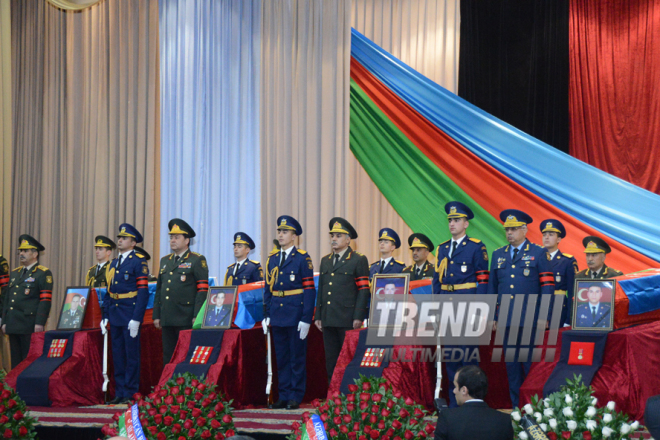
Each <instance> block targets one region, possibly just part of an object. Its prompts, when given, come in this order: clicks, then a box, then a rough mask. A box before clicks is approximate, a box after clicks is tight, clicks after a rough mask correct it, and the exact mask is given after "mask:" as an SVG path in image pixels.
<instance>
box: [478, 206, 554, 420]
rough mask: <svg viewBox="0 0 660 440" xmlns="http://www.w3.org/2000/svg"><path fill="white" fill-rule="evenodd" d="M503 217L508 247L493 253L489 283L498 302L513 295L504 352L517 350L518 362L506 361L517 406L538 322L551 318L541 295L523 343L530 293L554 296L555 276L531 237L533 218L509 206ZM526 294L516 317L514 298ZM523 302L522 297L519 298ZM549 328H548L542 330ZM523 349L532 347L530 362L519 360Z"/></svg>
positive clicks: (490, 290) (547, 259)
mask: <svg viewBox="0 0 660 440" xmlns="http://www.w3.org/2000/svg"><path fill="white" fill-rule="evenodd" d="M500 219H501V220H502V222H503V223H504V230H505V231H506V239H507V241H508V242H509V244H508V245H507V246H504V247H501V248H499V249H497V250H495V252H493V257H492V262H491V265H490V279H489V282H488V293H489V294H493V295H497V296H498V301H497V303H498V305H499V304H500V303H501V299H502V297H503V296H505V295H510V298H511V303H510V305H509V312H508V316H507V321H506V323H507V324H506V331H505V334H504V347H503V349H504V353H505V354H506V352H507V349H508V348H511V349H512V350H514V351H515V359H514V360H515V361H516V362H506V373H507V377H508V378H509V395H510V396H511V403H512V404H513V407H514V408H515V407H517V406H518V397H519V393H520V386H521V385H522V383H523V382H524V380H525V377H526V376H527V373H529V369H530V368H531V366H532V361H531V354H532V349H533V348H534V337H535V333H536V324H537V322H538V320H539V319H545V320H547V319H548V315H549V313H548V315H546V316H542V317H539V308H540V305H541V298H540V297H539V298H538V300H537V301H536V307H535V311H534V321H533V323H534V324H533V328H532V332H531V337H530V339H529V342H526V343H524V344H522V343H521V338H522V335H523V333H524V331H523V330H524V329H523V326H524V322H525V318H526V316H527V314H526V311H527V305H528V302H529V300H530V298H529V295H532V294H534V295H538V294H541V295H554V293H555V278H554V276H553V275H552V267H551V266H550V254H548V251H546V250H545V248H542V247H541V246H539V245H537V244H534V243H532V242H530V241H529V240H527V238H526V235H527V225H528V224H530V223H532V218H531V217H530V216H529V215H527V214H526V213H524V212H522V211H519V210H517V209H506V210H504V211H502V212H501V213H500ZM517 295H524V297H523V304H522V310H521V312H520V314H519V315H517V316H515V317H514V316H513V309H514V297H515V296H517ZM516 300H517V301H519V300H520V299H516ZM539 331H545V328H543V329H539ZM510 332H513V333H514V334H517V339H516V341H515V342H513V341H511V342H510V341H509V333H510ZM523 349H527V350H529V352H528V357H527V358H526V361H524V362H519V361H520V358H519V352H522V354H523V355H524V354H525V352H524V351H523Z"/></svg>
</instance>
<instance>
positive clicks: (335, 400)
mask: <svg viewBox="0 0 660 440" xmlns="http://www.w3.org/2000/svg"><path fill="white" fill-rule="evenodd" d="M333 402H334V404H335V405H341V399H340V398H339V397H335V399H334V400H333Z"/></svg>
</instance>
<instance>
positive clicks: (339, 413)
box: [333, 406, 341, 416]
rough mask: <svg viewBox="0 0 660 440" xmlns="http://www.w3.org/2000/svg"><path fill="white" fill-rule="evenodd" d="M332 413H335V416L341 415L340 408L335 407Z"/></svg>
mask: <svg viewBox="0 0 660 440" xmlns="http://www.w3.org/2000/svg"><path fill="white" fill-rule="evenodd" d="M333 412H334V413H335V415H337V416H339V415H341V408H340V407H338V406H336V407H335V410H334V411H333Z"/></svg>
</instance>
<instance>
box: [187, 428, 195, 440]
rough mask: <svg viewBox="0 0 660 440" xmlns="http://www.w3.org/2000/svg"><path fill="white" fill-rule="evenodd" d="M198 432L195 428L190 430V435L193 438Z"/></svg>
mask: <svg viewBox="0 0 660 440" xmlns="http://www.w3.org/2000/svg"><path fill="white" fill-rule="evenodd" d="M196 433H197V430H196V429H195V428H193V429H191V430H189V431H188V437H190V438H192V437H193V436H194V435H195V434H196Z"/></svg>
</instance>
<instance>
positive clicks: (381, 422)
mask: <svg viewBox="0 0 660 440" xmlns="http://www.w3.org/2000/svg"><path fill="white" fill-rule="evenodd" d="M378 429H385V420H380V421H379V422H378Z"/></svg>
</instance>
